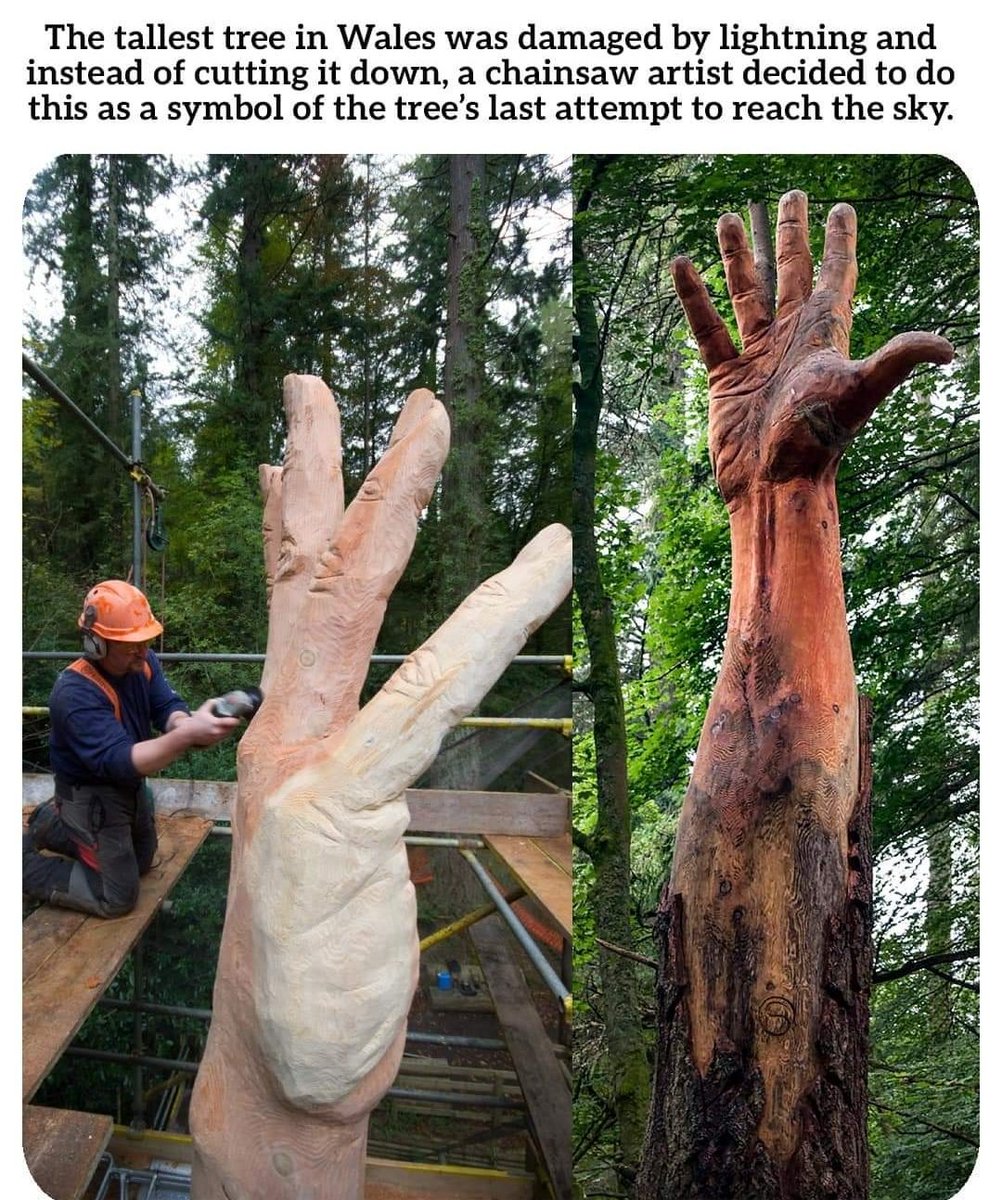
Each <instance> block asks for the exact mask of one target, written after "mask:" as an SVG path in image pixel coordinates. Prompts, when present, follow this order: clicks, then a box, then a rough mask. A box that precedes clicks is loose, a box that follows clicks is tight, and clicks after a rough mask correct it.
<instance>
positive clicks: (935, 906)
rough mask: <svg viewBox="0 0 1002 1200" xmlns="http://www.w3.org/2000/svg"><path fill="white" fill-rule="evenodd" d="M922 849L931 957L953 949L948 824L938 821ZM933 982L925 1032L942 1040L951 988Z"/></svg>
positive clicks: (927, 945)
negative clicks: (927, 1028)
mask: <svg viewBox="0 0 1002 1200" xmlns="http://www.w3.org/2000/svg"><path fill="white" fill-rule="evenodd" d="M925 846H926V855H927V861H928V864H929V881H928V883H927V884H926V889H925V952H926V954H928V955H929V956H930V957H932V956H934V955H937V954H944V953H946V952H947V951H949V950H952V949H953V921H952V918H951V907H952V903H951V892H952V888H953V844H952V842H951V838H950V823H949V821H942V822H940V824H938V825H934V826H933V827H932V828H931V829H929V830H928V831H927V832H926V835H925ZM933 979H934V982H933V983H932V1003H931V1004H930V1006H929V1013H928V1022H929V1032H930V1033H931V1034H932V1035H933V1036H934V1037H938V1038H944V1037H947V1036H949V1033H950V1016H951V1011H952V1005H951V999H952V988H953V985H952V984H950V983H949V982H948V981H947V980H945V979H935V976H934V977H933Z"/></svg>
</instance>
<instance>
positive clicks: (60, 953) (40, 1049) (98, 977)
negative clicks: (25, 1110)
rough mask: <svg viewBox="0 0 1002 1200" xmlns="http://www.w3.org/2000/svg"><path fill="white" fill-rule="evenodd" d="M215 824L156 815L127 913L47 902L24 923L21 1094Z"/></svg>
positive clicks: (39, 1075)
mask: <svg viewBox="0 0 1002 1200" xmlns="http://www.w3.org/2000/svg"><path fill="white" fill-rule="evenodd" d="M211 828H212V822H211V821H208V820H206V819H205V818H202V817H195V816H182V815H178V816H173V817H164V816H160V817H158V818H157V835H158V838H159V847H158V849H157V856H156V859H155V860H154V865H153V867H152V868H151V870H150V871H149V872H148V874H147V875H145V876H144V877H143V879H142V880H140V885H139V900H138V901H137V903H136V907H135V908H134V909H133V910H132V912H130V913H128V914H127V915H126V916H124V917H115V918H111V919H106V918H102V917H88V916H82V915H81V914H80V913H76V912H73V911H71V910H69V909H63V910H60V909H55V908H50V907H48V906H47V905H42V907H41V908H38V909H36V910H35V912H33V913H32V914H31V915H30V916H29V917H28V918H27V920H26V921H25V922H24V923H23V925H22V927H21V929H22V934H21V937H22V1012H21V1035H22V1079H21V1087H22V1094H21V1098H22V1100H30V1099H31V1097H32V1096H33V1095H34V1094H35V1091H36V1089H37V1088H38V1086H39V1084H40V1083H41V1082H42V1080H43V1079H44V1078H45V1076H46V1075H47V1074H48V1073H49V1071H50V1070H51V1069H52V1067H53V1066H54V1065H55V1063H56V1061H57V1060H58V1058H59V1057H60V1055H61V1054H62V1053H63V1051H64V1050H65V1049H66V1047H67V1046H68V1045H69V1043H70V1041H71V1040H72V1038H73V1036H74V1034H75V1033H76V1032H77V1030H78V1029H79V1028H80V1026H81V1025H82V1024H83V1022H84V1020H85V1019H86V1017H87V1016H88V1014H89V1013H90V1011H91V1009H92V1008H93V1007H94V1005H95V1004H96V1003H97V1001H98V1000H99V999H100V997H101V995H102V994H103V993H104V991H105V989H106V988H107V986H108V984H109V983H110V982H111V981H112V979H114V977H115V975H116V974H117V973H118V970H119V968H120V967H121V965H122V963H123V962H124V961H125V958H126V955H127V954H128V953H129V951H130V950H131V949H132V948H133V946H134V945H135V944H136V942H138V941H139V938H140V937H141V936H142V934H143V931H144V930H145V929H146V927H147V925H149V923H150V921H151V920H152V919H153V915H154V914H155V913H156V911H157V909H158V908H159V907H160V905H161V903H162V902H163V900H164V898H165V897H166V896H167V895H168V893H169V892H170V890H171V889H172V888H173V886H174V884H175V883H176V882H177V881H178V879H179V878H180V876H181V874H182V872H183V871H184V869H185V867H186V866H187V865H188V863H189V862H190V861H191V858H192V855H194V853H195V851H196V850H197V849H198V847H199V846H200V845H201V844H202V842H203V841H204V840H205V837H206V836H207V834H208V832H209V830H210V829H211Z"/></svg>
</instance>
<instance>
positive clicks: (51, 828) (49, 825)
mask: <svg viewBox="0 0 1002 1200" xmlns="http://www.w3.org/2000/svg"><path fill="white" fill-rule="evenodd" d="M28 832H29V833H30V834H31V839H32V842H33V844H34V847H35V849H36V850H53V851H55V853H56V854H65V855H66V857H67V858H76V845H75V843H74V841H73V839H72V838H71V837H70V834H69V830H68V829H67V828H66V825H65V824H64V822H63V819H62V817H61V816H60V815H59V808H58V807H57V804H56V801H55V799H52V800H46V801H45V803H44V804H40V805H39V806H38V807H37V808H36V809H35V811H34V812H33V813H32V814H31V816H30V817H29V818H28Z"/></svg>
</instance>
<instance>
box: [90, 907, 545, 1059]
mask: <svg viewBox="0 0 1002 1200" xmlns="http://www.w3.org/2000/svg"><path fill="white" fill-rule="evenodd" d="M515 890H519V889H515ZM520 894H523V895H524V893H521V892H520ZM516 898H517V897H516ZM484 907H485V908H488V907H489V909H490V911H491V912H495V911H497V910H496V909H495V907H494V905H493V904H491V905H489V906H488V905H484ZM468 915H472V914H468ZM98 1005H99V1006H101V1007H104V1008H116V1009H124V1010H126V1011H130V1012H131V1011H132V1009H133V1008H135V1007H136V1006H135V1005H134V1004H133V1002H132V1001H131V1000H117V999H115V998H114V997H113V996H102V997H101V999H100V1000H99V1001H98ZM139 1011H140V1012H144V1013H152V1014H153V1015H155V1016H165V1017H191V1018H192V1019H196V1020H199V1021H211V1020H212V1009H211V1008H185V1007H184V1005H181V1004H152V1003H149V1002H145V1001H144V1002H143V1003H142V1004H140V1005H139ZM407 1041H409V1042H416V1043H417V1044H418V1045H426V1044H427V1045H430V1046H461V1047H463V1048H465V1049H472V1050H505V1049H507V1043H506V1042H504V1041H503V1040H502V1039H501V1038H481V1037H464V1036H462V1035H460V1034H456V1035H453V1034H448V1033H421V1032H420V1031H418V1030H409V1031H408V1033H407ZM557 1049H559V1047H558V1048H557Z"/></svg>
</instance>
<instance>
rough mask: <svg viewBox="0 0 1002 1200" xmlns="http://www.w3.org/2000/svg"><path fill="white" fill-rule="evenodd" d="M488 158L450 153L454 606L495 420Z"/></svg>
mask: <svg viewBox="0 0 1002 1200" xmlns="http://www.w3.org/2000/svg"><path fill="white" fill-rule="evenodd" d="M485 188H486V161H485V159H484V156H483V155H482V154H454V155H451V156H450V158H449V250H448V260H447V265H446V270H447V275H448V289H449V290H448V310H447V317H446V332H445V365H444V375H443V379H444V388H443V395H442V399H443V402H444V404H445V407H446V411H447V412H448V414H449V419H450V421H451V423H452V451H451V453H450V456H449V462H448V464H447V465H446V469H445V471H444V473H443V475H442V521H443V525H444V527H445V528H446V529H448V530H449V531H450V532H449V539H448V541H449V546H448V552H447V553H446V554H445V555H443V565H442V598H443V601H444V603H445V605H446V607H451V605H452V603H454V602H455V601H456V600H457V599H458V598H459V597H460V596H462V595H465V594H466V592H467V591H468V590H469V584H470V581H471V580H475V579H477V578H478V577H479V576H480V573H481V569H482V567H483V563H484V537H485V534H486V531H487V525H488V520H487V518H488V513H487V500H486V495H487V491H486V489H487V480H488V478H489V476H490V472H491V469H492V468H493V463H491V462H489V461H488V454H489V448H488V446H487V445H486V442H487V440H488V439H489V434H490V429H489V418H488V413H487V407H486V403H485V400H484V396H483V388H484V340H483V337H484V335H483V328H484V308H485V305H486V294H485V287H484V262H483V255H484V253H485V247H486V238H485V232H486V213H485V197H484V192H485Z"/></svg>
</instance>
